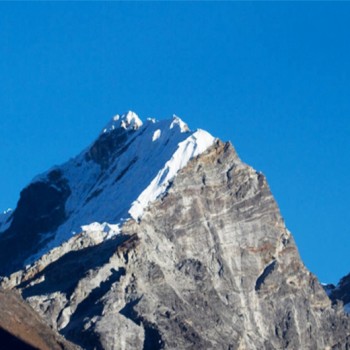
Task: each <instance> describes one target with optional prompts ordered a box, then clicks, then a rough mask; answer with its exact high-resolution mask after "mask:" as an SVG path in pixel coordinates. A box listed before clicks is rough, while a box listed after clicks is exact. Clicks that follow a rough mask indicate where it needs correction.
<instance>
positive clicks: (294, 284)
mask: <svg viewBox="0 0 350 350" xmlns="http://www.w3.org/2000/svg"><path fill="white" fill-rule="evenodd" d="M176 118H177V117H175V118H174V119H173V120H172V121H167V122H163V123H164V125H166V127H165V128H158V126H157V125H156V124H155V123H154V122H153V121H149V123H148V124H147V125H148V128H146V129H145V126H141V125H140V122H139V121H138V120H137V119H136V118H135V116H134V115H133V114H132V115H129V117H127V115H124V118H121V119H122V120H120V117H118V118H115V119H113V122H112V124H109V127H107V128H105V129H106V131H105V132H102V134H101V135H100V137H99V138H98V139H97V141H95V142H94V143H93V144H92V146H90V147H89V148H88V149H87V151H84V152H83V153H81V157H82V159H83V161H86V162H87V164H93V163H91V161H94V164H93V174H95V175H96V176H94V177H92V178H91V177H90V179H91V182H93V185H94V186H91V184H90V183H89V184H88V185H89V186H87V187H88V188H89V191H85V192H84V191H81V192H79V193H80V194H81V193H83V194H84V195H83V196H82V195H81V196H80V198H79V200H80V201H81V202H83V203H84V205H85V204H86V201H87V199H88V198H89V196H90V197H91V198H90V199H89V200H88V202H87V203H90V204H89V205H91V203H93V202H95V203H94V204H93V205H92V206H91V207H90V208H96V207H97V206H98V205H102V204H103V208H100V210H101V212H102V211H104V215H107V214H106V212H107V213H111V212H112V213H114V212H113V211H109V210H110V208H111V206H112V208H114V209H115V210H116V207H117V206H118V205H120V202H121V201H122V199H121V198H120V197H118V196H116V193H119V192H117V191H111V190H110V189H111V188H113V187H107V188H108V191H109V193H108V195H110V196H111V197H110V198H114V201H113V202H110V201H107V202H105V201H101V200H100V198H101V197H100V196H101V193H103V192H101V193H97V194H96V193H95V196H91V195H92V194H93V193H94V191H96V190H97V189H98V186H96V184H97V185H99V184H109V183H111V182H112V183H114V182H115V179H116V178H119V177H120V176H121V175H122V174H123V172H124V169H127V170H126V172H125V173H124V174H123V175H122V177H121V178H119V179H118V181H119V182H118V181H117V184H118V185H120V184H122V185H123V186H122V189H123V190H130V186H126V185H125V183H126V182H121V181H120V179H124V180H123V181H125V179H128V174H130V173H129V171H131V170H132V169H135V168H134V166H136V164H138V163H137V162H138V161H137V160H136V161H134V162H132V160H133V159H134V157H135V155H136V153H134V152H133V151H132V150H133V147H135V152H136V151H137V154H138V155H139V157H140V158H142V157H143V156H142V152H143V150H142V149H141V148H140V147H136V146H137V145H140V144H142V146H144V145H145V143H144V142H141V140H144V138H138V140H139V141H140V144H138V143H137V137H136V136H135V135H137V133H141V132H143V134H142V135H147V140H148V141H147V142H148V143H149V144H150V145H152V147H156V146H154V145H155V142H158V141H161V140H162V139H161V138H162V137H164V136H165V135H167V133H169V135H173V136H174V135H175V139H172V138H167V137H165V138H164V139H163V141H164V143H159V146H160V148H161V149H162V151H163V152H164V147H169V145H170V146H172V148H171V151H172V152H170V151H169V153H171V156H168V153H166V155H167V160H166V161H164V159H160V158H159V154H158V153H157V152H158V150H159V149H158V148H155V152H156V153H154V154H155V157H157V159H156V160H155V161H154V162H153V163H152V164H155V163H156V161H158V160H159V159H160V160H161V161H160V162H159V163H162V166H161V167H160V169H159V168H157V169H156V170H154V169H153V170H154V174H149V175H148V177H147V174H144V173H143V172H142V171H139V172H136V173H137V174H141V175H142V176H141V175H140V178H137V182H139V181H140V182H142V181H144V180H145V177H146V180H145V181H144V183H147V186H140V188H142V190H143V191H144V190H145V189H147V188H148V186H149V184H151V183H152V182H153V181H155V183H156V184H157V185H159V186H158V187H157V188H158V189H160V192H157V191H153V190H152V191H150V192H151V193H156V197H155V198H152V197H149V196H148V197H147V196H146V197H147V198H151V199H152V200H150V201H148V202H147V201H146V202H145V203H146V204H145V206H144V207H143V208H142V210H143V211H142V214H141V215H140V216H139V215H130V217H129V218H128V219H126V220H121V221H120V222H116V221H113V218H112V220H106V221H104V220H101V221H100V222H94V221H95V220H93V219H91V221H92V223H90V224H87V225H82V232H80V233H77V234H75V235H73V236H72V235H69V236H65V237H67V239H65V240H62V241H61V242H60V243H58V241H57V242H56V244H55V246H54V247H53V248H52V249H48V250H47V251H46V252H45V253H44V254H42V255H41V256H40V257H39V258H38V259H36V261H33V263H32V264H30V265H28V266H26V267H25V268H24V269H18V271H16V272H15V270H14V273H12V274H8V276H7V277H5V278H3V279H2V282H1V287H2V288H4V289H8V290H10V289H17V290H19V291H20V292H21V293H22V295H23V297H24V298H25V299H26V301H27V302H28V303H29V304H30V305H31V306H32V307H33V308H34V309H35V310H36V311H37V312H38V313H39V314H40V315H41V317H42V318H43V319H44V320H45V321H46V322H47V323H48V324H50V325H51V327H52V328H53V329H55V330H57V331H59V332H60V333H61V334H62V335H64V336H65V338H66V339H68V340H70V341H71V342H73V343H75V344H77V345H79V346H81V347H82V348H84V349H87V350H89V349H94V348H98V349H153V350H156V349H175V348H179V349H188V348H191V349H230V350H233V349H235V350H236V349H237V350H239V349H240V350H242V349H247V350H248V349H249V350H251V349H257V350H258V349H282V348H283V349H334V350H335V349H344V350H345V349H347V348H348V347H350V320H349V316H348V315H347V314H346V313H345V312H344V310H343V308H342V305H341V304H338V303H336V302H334V301H333V302H332V301H331V300H330V299H329V297H328V296H327V294H326V292H325V291H324V289H323V287H322V286H321V284H320V283H319V282H318V280H317V278H316V277H315V276H314V275H313V274H312V273H310V272H309V271H308V270H307V269H306V267H305V266H304V264H303V263H302V261H301V259H300V256H299V253H298V250H297V247H296V245H295V243H294V240H293V237H292V235H291V233H290V232H289V231H288V229H287V228H286V226H285V224H284V220H283V218H282V216H281V214H280V211H279V208H278V205H277V203H276V202H275V200H274V198H273V196H272V193H271V191H270V189H269V186H268V184H267V181H266V178H265V176H264V175H263V174H262V173H260V172H257V171H255V170H254V169H253V168H252V167H250V166H249V165H247V164H245V163H244V162H242V161H241V159H240V158H239V157H238V155H237V153H236V151H235V149H234V148H233V146H232V145H231V144H230V143H223V142H222V141H220V140H218V139H214V138H213V137H211V136H208V135H209V134H205V135H206V137H204V138H202V141H203V143H202V145H203V147H195V146H196V145H198V144H199V143H198V140H197V139H196V138H195V137H194V135H195V134H196V132H193V133H191V132H189V131H187V130H185V128H184V125H185V124H184V123H183V122H180V119H176ZM125 119H126V121H128V123H126V122H125V123H124V125H123V127H122V129H123V130H121V129H120V128H116V126H115V124H114V123H115V122H116V123H117V126H118V125H119V123H122V122H123V121H124V120H125ZM173 122H175V125H173V127H172V128H170V126H171V125H172V123H173ZM147 125H146V126H147ZM113 126H114V128H113ZM129 127H131V130H129V129H128V128H129ZM174 128H177V129H175V130H174ZM147 130H148V131H147ZM158 130H161V132H160V133H159V132H158ZM164 130H166V131H164ZM103 131H104V130H103ZM174 132H177V133H176V134H173V133H174ZM129 133H130V135H131V138H132V137H133V136H134V139H133V142H131V143H129V144H128V143H127V140H128V138H127V137H126V134H127V135H129ZM111 135H112V136H113V135H114V136H115V138H114V136H113V138H110V136H111ZM202 136H203V135H202V134H201V132H200V133H199V137H202ZM143 137H144V136H143ZM168 140H169V141H168ZM171 140H173V143H171V142H172V141H171ZM167 141H168V142H167ZM208 141H210V142H208ZM176 142H177V143H176ZM180 144H183V145H184V147H180V146H179V145H180ZM206 146H207V147H206ZM125 147H126V149H124V148H125ZM123 149H124V152H121V150H123ZM178 150H180V151H181V152H180V155H186V156H187V161H184V162H181V157H177V156H175V157H173V156H174V154H176V152H177V151H178ZM182 150H183V151H182ZM187 151H189V152H187ZM125 152H126V153H125ZM140 154H141V156H140ZM163 154H164V153H163ZM124 155H125V157H126V158H127V160H126V159H125V161H123V162H121V160H122V159H123V156H124ZM148 155H149V153H147V152H145V157H146V158H147V156H148ZM172 157H173V158H172ZM164 158H166V157H164ZM142 159H143V158H142ZM171 159H173V160H174V159H175V160H176V161H175V163H176V164H177V165H178V166H175V167H174V168H172V164H173V163H174V162H173V163H171V164H169V163H168V161H171ZM115 162H121V163H115ZM130 163H132V164H131V165H130ZM95 164H97V165H95ZM157 164H158V163H157ZM167 164H168V166H167ZM179 164H180V165H179ZM116 165H119V166H116ZM129 165H130V166H129ZM82 168H83V171H81V169H82ZM77 169H79V172H78V171H77V174H81V176H82V177H81V178H80V181H82V179H84V176H85V175H86V174H89V173H88V172H87V171H86V170H84V166H83V165H80V166H78V167H77ZM96 169H98V170H99V171H96V173H95V170H96ZM140 169H141V170H144V169H142V168H140ZM174 169H175V170H174ZM56 170H57V169H53V170H51V171H50V172H49V173H48V175H50V176H49V178H51V179H50V181H51V183H53V184H54V186H53V190H57V189H58V190H62V189H63V190H62V191H61V192H62V193H68V191H66V192H64V189H65V186H66V185H67V183H68V184H69V185H68V187H69V189H70V190H71V191H72V189H73V191H72V192H74V186H71V182H70V181H69V180H70V178H69V176H66V175H63V174H67V173H65V172H64V171H63V172H62V174H59V173H55V171H56ZM173 170H174V171H173ZM172 171H173V172H172ZM52 172H54V173H52ZM169 174H170V176H169V177H167V176H168V175H169ZM171 174H174V176H172V175H171ZM151 175H152V176H151ZM46 178H48V177H46ZM110 178H112V179H113V181H109V179H110ZM64 179H68V181H67V183H65V181H64ZM133 179H135V177H134V178H133ZM98 181H101V182H100V183H99V182H98ZM106 181H107V182H106ZM39 183H40V182H39ZM77 184H78V185H79V186H85V185H86V184H82V185H81V184H80V183H79V181H77ZM163 185H164V186H163ZM78 188H79V189H80V188H81V187H78ZM124 192H125V191H124ZM138 192H139V193H138V195H137V196H136V195H134V196H133V201H131V200H129V201H127V202H128V203H129V204H130V206H129V207H132V204H133V203H135V198H136V199H137V198H139V196H140V195H141V193H143V192H141V191H138ZM77 193H78V192H77ZM69 195H71V194H69ZM102 198H103V197H102ZM139 202H142V201H139ZM73 203H74V201H73ZM101 203H102V204H101ZM49 204H50V202H49ZM88 207H89V206H87V208H88ZM53 208H54V209H56V208H57V206H54V205H53ZM67 208H68V209H69V206H67V205H66V204H65V206H64V209H65V212H69V210H68V211H67V210H66V209H67ZM85 208H86V207H85ZM84 210H85V209H84ZM128 210H130V209H128ZM54 212H55V213H57V210H56V211H54ZM125 212H126V210H124V213H125ZM108 215H110V214H108ZM113 215H115V216H114V217H118V218H122V217H125V216H123V215H119V214H118V215H119V216H118V215H116V214H113ZM54 218H55V216H54ZM39 223H40V224H43V223H42V222H41V221H40V222H39ZM44 224H45V221H44ZM51 224H52V222H51ZM1 238H2V236H0V239H1ZM344 285H347V284H346V283H344Z"/></svg>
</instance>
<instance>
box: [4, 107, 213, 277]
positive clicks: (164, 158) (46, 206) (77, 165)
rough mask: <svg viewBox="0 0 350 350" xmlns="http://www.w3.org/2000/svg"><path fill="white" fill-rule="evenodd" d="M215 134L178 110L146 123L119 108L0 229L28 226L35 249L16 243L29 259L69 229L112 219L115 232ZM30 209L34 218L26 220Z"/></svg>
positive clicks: (37, 184)
mask: <svg viewBox="0 0 350 350" xmlns="http://www.w3.org/2000/svg"><path fill="white" fill-rule="evenodd" d="M214 140H215V138H214V137H213V136H211V135H210V134H209V133H207V132H206V131H203V130H197V131H190V129H189V128H188V126H187V124H186V123H185V122H183V121H182V120H181V119H180V118H179V117H177V116H174V117H173V118H171V119H168V120H160V121H156V120H155V119H152V120H148V122H146V123H145V124H143V123H142V121H141V119H140V118H139V117H138V116H137V114H136V113H134V112H131V111H129V112H127V113H124V114H122V115H119V114H117V115H115V116H114V117H113V118H112V120H111V121H110V122H109V123H108V124H107V126H106V127H105V128H104V130H103V132H102V133H101V134H100V135H99V137H98V138H97V139H96V140H95V141H94V142H93V143H92V144H91V146H89V147H88V148H87V149H86V150H85V151H83V152H82V153H80V154H79V155H78V156H77V157H75V158H73V159H71V160H69V161H68V162H66V163H65V164H62V165H60V166H56V167H54V168H51V169H50V170H49V171H48V172H46V173H44V174H42V175H39V176H37V177H35V178H34V180H33V182H32V183H31V184H29V186H27V188H25V189H24V190H23V191H22V193H21V198H20V201H19V203H18V206H17V209H16V210H15V211H14V212H13V213H12V214H13V215H12V223H13V225H12V223H11V225H10V226H9V227H6V229H5V230H1V227H0V231H3V233H2V234H1V237H3V238H4V239H6V237H13V236H14V235H15V233H14V231H16V232H17V230H21V231H24V230H26V235H27V236H26V237H27V238H28V241H30V246H31V247H33V249H32V250H31V249H24V247H23V249H22V248H21V247H19V248H18V251H19V255H21V254H22V250H25V254H26V257H25V261H26V263H31V262H32V261H33V260H34V259H36V258H39V257H40V256H42V255H43V254H44V253H46V252H47V251H48V250H50V249H52V248H54V247H56V246H58V245H60V244H61V243H62V242H64V241H66V240H67V239H69V238H70V237H71V236H72V234H73V235H74V234H76V233H79V232H81V231H90V232H94V231H95V230H96V227H100V226H98V225H104V227H107V228H110V227H113V229H109V230H108V235H107V236H108V237H107V238H109V237H110V236H112V235H113V234H118V229H116V227H118V225H119V226H121V223H122V222H123V221H125V220H127V219H129V218H133V219H135V220H139V219H140V218H142V215H143V212H144V210H145V209H146V208H147V207H148V205H149V204H150V203H151V202H153V201H155V200H157V198H159V197H160V196H162V195H163V194H164V193H165V192H166V191H167V189H168V188H169V184H170V183H171V182H172V180H173V179H174V177H175V176H176V175H177V174H178V172H179V171H180V170H181V169H182V168H183V167H185V166H186V164H187V163H188V161H189V160H190V159H192V158H193V157H196V156H197V155H199V154H201V153H202V152H204V151H205V150H206V149H207V148H209V147H210V146H211V145H212V144H213V143H214ZM28 206H30V210H32V211H33V215H32V214H30V210H29V212H28ZM34 212H35V217H36V218H39V219H38V220H37V219H36V221H35V222H33V223H31V222H30V220H31V217H34ZM47 217H51V220H50V222H47V221H46V219H45V218H47ZM23 218H25V220H26V222H23V223H22V220H23ZM52 218H54V219H52ZM91 224H92V226H91V227H90V225H91ZM22 225H23V227H22ZM111 225H112V226H111ZM28 226H30V227H31V229H30V230H27V227H28ZM3 227H4V226H3ZM103 231H105V229H104V230H103ZM29 237H31V238H29ZM28 244H29V242H28ZM28 252H31V253H30V254H29V253H28ZM0 254H1V248H0ZM4 254H5V252H4ZM6 254H7V253H6ZM21 259H22V260H23V257H21ZM15 267H16V268H17V267H20V266H15ZM0 270H1V269H0ZM0 275H1V271H0Z"/></svg>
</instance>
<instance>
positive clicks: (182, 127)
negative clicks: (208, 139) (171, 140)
mask: <svg viewBox="0 0 350 350" xmlns="http://www.w3.org/2000/svg"><path fill="white" fill-rule="evenodd" d="M174 126H178V127H179V128H180V131H181V132H187V131H190V129H189V128H188V125H187V124H186V123H185V122H183V121H182V120H181V119H180V118H179V117H178V116H177V115H175V114H174V115H173V121H172V123H171V124H170V129H172V128H173V127H174Z"/></svg>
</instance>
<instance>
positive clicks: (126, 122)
mask: <svg viewBox="0 0 350 350" xmlns="http://www.w3.org/2000/svg"><path fill="white" fill-rule="evenodd" d="M142 125H143V123H142V120H141V119H140V118H139V117H138V115H137V114H136V113H135V112H132V111H129V112H127V113H124V114H122V115H121V116H120V115H119V114H117V115H115V116H114V117H113V118H112V120H111V121H110V122H109V123H108V124H107V125H106V127H105V128H104V129H103V131H102V133H107V132H110V131H112V130H114V129H116V128H119V127H121V128H123V129H125V130H137V129H139V128H140V127H141V126H142Z"/></svg>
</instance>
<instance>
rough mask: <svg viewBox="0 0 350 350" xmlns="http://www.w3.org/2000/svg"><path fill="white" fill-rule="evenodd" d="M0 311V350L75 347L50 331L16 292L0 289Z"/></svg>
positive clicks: (64, 348)
mask: <svg viewBox="0 0 350 350" xmlns="http://www.w3.org/2000/svg"><path fill="white" fill-rule="evenodd" d="M0 310H1V312H0V348H1V349H6V350H12V349H14V350H35V349H41V350H77V349H78V347H77V346H74V345H73V344H71V343H69V342H67V341H66V340H65V339H64V338H63V337H62V336H59V335H58V334H57V333H56V332H55V331H53V330H52V329H51V328H50V327H49V326H48V325H47V324H46V323H45V322H44V321H43V320H42V319H41V318H40V317H39V315H38V314H37V313H36V312H35V311H34V310H33V309H32V308H31V307H30V306H29V305H28V304H27V303H25V302H24V301H23V300H22V298H21V297H20V296H19V295H18V293H16V292H13V291H2V290H0ZM79 349H80V348H79Z"/></svg>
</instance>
